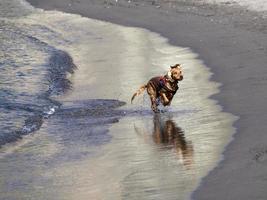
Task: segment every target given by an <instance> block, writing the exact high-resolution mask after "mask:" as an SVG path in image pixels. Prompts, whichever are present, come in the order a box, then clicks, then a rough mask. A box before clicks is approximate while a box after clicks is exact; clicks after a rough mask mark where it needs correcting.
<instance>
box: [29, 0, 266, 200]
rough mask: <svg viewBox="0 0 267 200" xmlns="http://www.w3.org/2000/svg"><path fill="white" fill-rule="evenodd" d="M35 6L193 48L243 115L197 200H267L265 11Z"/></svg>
mask: <svg viewBox="0 0 267 200" xmlns="http://www.w3.org/2000/svg"><path fill="white" fill-rule="evenodd" d="M29 2H30V3H31V4H32V5H33V6H35V7H39V8H43V9H46V10H60V11H64V12H68V13H76V14H80V15H82V16H85V17H89V18H93V19H99V20H103V21H108V22H112V23H115V24H120V25H124V26H133V27H141V28H146V29H148V30H151V31H153V32H156V33H159V34H161V35H162V36H164V37H166V38H168V39H169V42H170V43H171V44H172V45H176V46H180V47H190V48H191V49H192V50H193V51H194V52H196V53H197V54H198V55H199V58H200V59H201V60H203V61H204V63H205V65H206V66H208V67H209V68H210V69H211V72H213V73H214V75H213V76H212V80H215V81H217V82H220V83H222V86H221V87H220V92H219V93H218V94H216V95H213V96H212V99H215V100H217V101H218V103H219V104H220V105H222V107H223V110H224V111H225V112H228V113H232V114H234V115H235V116H238V117H239V120H238V121H236V123H235V124H234V126H235V127H236V133H235V135H234V139H233V140H232V142H231V143H230V144H229V145H228V146H227V147H226V149H225V151H224V154H223V156H224V159H223V161H222V162H220V164H219V165H218V166H217V167H216V168H214V169H213V170H212V171H211V172H210V173H209V175H208V176H206V177H205V178H203V180H202V183H201V185H200V186H199V187H198V189H197V190H196V191H195V192H194V193H193V195H192V198H193V199H205V200H206V199H211V200H213V199H224V200H225V199H230V200H231V199H250V200H251V199H266V197H267V192H266V186H267V176H266V174H267V168H266V165H267V143H266V141H267V135H266V128H267V123H266V121H267V114H266V111H267V106H266V100H267V90H266V85H267V78H266V77H267V67H266V63H267V56H266V55H267V27H266V24H267V20H266V18H265V13H264V12H256V11H249V10H247V9H245V8H242V7H238V6H237V5H235V4H231V3H225V4H219V5H217V4H212V5H211V4H205V3H201V4H199V3H194V2H193V1H192V2H191V1H190V2H185V1H179V2H173V1H170V2H169V1H119V0H118V1H111V0H105V1H102V0H95V1H93V0H92V1H86V0H65V1H64V0H46V1H41V0H29ZM196 81H197V80H196ZM99 162H100V163H101V161H99ZM95 170H97V169H95ZM81 173H82V172H81ZM113 187H116V186H113ZM111 190H112V189H111Z"/></svg>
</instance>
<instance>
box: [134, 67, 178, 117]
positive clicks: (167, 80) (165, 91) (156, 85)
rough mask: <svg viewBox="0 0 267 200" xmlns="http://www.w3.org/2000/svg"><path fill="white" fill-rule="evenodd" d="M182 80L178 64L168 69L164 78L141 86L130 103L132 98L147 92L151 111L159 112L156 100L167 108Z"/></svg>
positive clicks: (154, 79) (155, 79) (159, 77)
mask: <svg viewBox="0 0 267 200" xmlns="http://www.w3.org/2000/svg"><path fill="white" fill-rule="evenodd" d="M181 80H183V72H182V69H181V66H180V64H176V65H174V66H171V67H170V71H169V72H168V73H167V74H166V75H165V76H157V77H154V78H152V79H150V80H149V81H148V83H147V84H145V85H142V86H141V87H140V88H139V89H138V90H137V91H136V92H135V93H134V94H133V96H132V99H131V103H132V102H133V100H134V98H135V97H136V96H138V95H140V94H141V93H142V92H144V91H145V89H146V90H147V93H148V95H149V97H150V100H151V109H152V110H153V111H154V112H159V109H158V107H157V106H158V104H159V103H157V100H160V102H161V103H162V104H163V106H169V105H170V104H171V101H172V98H173V96H174V95H175V93H176V92H177V90H178V88H179V87H178V82H179V81H181Z"/></svg>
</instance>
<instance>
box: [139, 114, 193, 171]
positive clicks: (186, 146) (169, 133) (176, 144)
mask: <svg viewBox="0 0 267 200" xmlns="http://www.w3.org/2000/svg"><path fill="white" fill-rule="evenodd" d="M153 125H154V127H153V132H152V140H153V142H154V143H156V144H158V145H160V146H161V148H162V149H171V150H174V152H175V154H176V155H177V157H178V160H179V161H181V163H183V165H184V166H185V167H186V169H191V168H192V165H193V153H194V150H193V144H192V142H191V141H187V140H186V138H185V135H184V131H183V130H182V129H181V128H180V127H178V126H177V125H176V124H175V122H173V121H172V120H171V119H162V118H161V117H160V115H159V114H155V116H154V119H153ZM136 131H137V129H136ZM139 134H140V132H139ZM143 134H144V133H143ZM149 135H150V134H149ZM143 136H145V139H146V140H147V139H148V138H147V136H148V135H143Z"/></svg>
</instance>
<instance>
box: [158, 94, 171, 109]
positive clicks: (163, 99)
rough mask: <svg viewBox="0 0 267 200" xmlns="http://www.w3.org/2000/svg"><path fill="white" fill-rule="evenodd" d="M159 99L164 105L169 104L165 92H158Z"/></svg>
mask: <svg viewBox="0 0 267 200" xmlns="http://www.w3.org/2000/svg"><path fill="white" fill-rule="evenodd" d="M160 100H161V103H162V104H163V105H164V106H168V105H169V104H170V100H169V99H168V98H167V96H166V94H165V93H160Z"/></svg>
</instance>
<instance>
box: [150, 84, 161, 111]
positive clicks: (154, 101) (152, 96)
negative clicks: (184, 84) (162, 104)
mask: <svg viewBox="0 0 267 200" xmlns="http://www.w3.org/2000/svg"><path fill="white" fill-rule="evenodd" d="M147 93H148V95H149V97H150V101H151V109H152V110H153V111H154V112H155V113H158V112H159V109H158V106H157V91H156V90H155V88H154V87H153V86H152V85H151V84H148V85H147Z"/></svg>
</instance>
